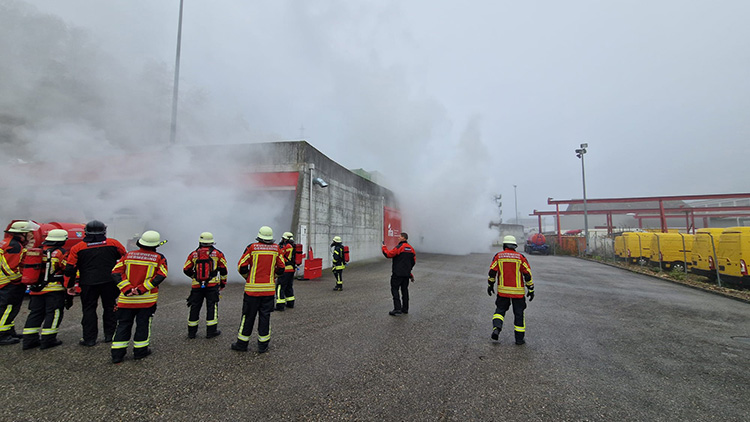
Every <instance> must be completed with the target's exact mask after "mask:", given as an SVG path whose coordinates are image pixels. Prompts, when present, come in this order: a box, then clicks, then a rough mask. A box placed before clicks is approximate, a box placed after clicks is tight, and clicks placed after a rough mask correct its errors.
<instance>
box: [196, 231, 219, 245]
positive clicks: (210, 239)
mask: <svg viewBox="0 0 750 422" xmlns="http://www.w3.org/2000/svg"><path fill="white" fill-rule="evenodd" d="M198 243H206V244H211V245H213V244H214V243H216V242H214V235H213V233H211V232H203V233H201V237H200V238H199V239H198Z"/></svg>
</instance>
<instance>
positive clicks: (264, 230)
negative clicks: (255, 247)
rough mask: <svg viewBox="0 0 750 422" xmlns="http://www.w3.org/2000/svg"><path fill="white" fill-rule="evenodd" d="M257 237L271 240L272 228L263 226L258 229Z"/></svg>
mask: <svg viewBox="0 0 750 422" xmlns="http://www.w3.org/2000/svg"><path fill="white" fill-rule="evenodd" d="M258 239H260V240H265V241H267V242H273V229H271V228H270V227H268V226H263V227H261V228H260V229H259V230H258Z"/></svg>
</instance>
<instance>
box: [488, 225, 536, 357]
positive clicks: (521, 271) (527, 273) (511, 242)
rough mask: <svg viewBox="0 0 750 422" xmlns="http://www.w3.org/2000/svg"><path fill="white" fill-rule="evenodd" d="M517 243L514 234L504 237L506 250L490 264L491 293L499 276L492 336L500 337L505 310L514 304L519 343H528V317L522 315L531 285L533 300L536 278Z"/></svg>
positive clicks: (489, 285)
mask: <svg viewBox="0 0 750 422" xmlns="http://www.w3.org/2000/svg"><path fill="white" fill-rule="evenodd" d="M517 247H518V244H517V243H516V238H515V237H514V236H505V237H504V238H503V251H502V252H498V253H497V254H495V257H494V258H492V264H490V272H489V278H488V279H487V283H488V285H487V294H488V295H490V296H492V295H493V294H494V293H495V292H494V290H493V288H494V285H495V280H496V279H497V281H498V284H497V299H495V305H496V309H495V314H494V315H493V316H492V326H493V329H492V335H491V337H492V339H493V340H497V339H498V337H499V334H500V331H501V330H502V329H503V322H504V321H505V312H507V311H508V309H509V308H510V306H511V304H513V325H514V329H515V336H516V344H518V345H521V344H524V343H526V341H525V340H524V336H525V334H526V320H525V318H524V315H523V311H524V309H526V299H525V298H524V293H526V290H525V289H524V286H525V287H526V288H527V289H528V294H527V296H528V297H529V302H531V301H532V300H534V282H533V281H532V279H531V267H530V266H529V262H528V261H527V260H526V257H525V256H523V254H521V253H519V252H516V248H517Z"/></svg>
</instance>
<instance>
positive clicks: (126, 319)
mask: <svg viewBox="0 0 750 422" xmlns="http://www.w3.org/2000/svg"><path fill="white" fill-rule="evenodd" d="M165 243H167V241H166V240H161V235H159V233H158V232H155V231H153V230H148V231H146V232H144V233H143V234H142V235H141V238H140V239H139V240H138V247H139V249H138V250H135V251H130V252H128V253H127V254H126V255H125V256H124V257H122V259H120V260H119V261H118V262H117V264H116V265H115V267H114V268H113V269H112V279H113V280H114V282H115V283H117V288H118V289H119V290H120V296H119V297H118V298H117V311H116V316H117V330H116V331H115V337H114V339H113V340H112V363H120V362H122V361H123V359H124V358H125V353H127V350H128V345H129V344H130V335H131V332H132V329H133V321H135V335H134V336H133V359H143V358H145V357H146V356H148V355H150V354H151V349H149V347H148V346H149V343H150V341H151V321H152V320H153V318H154V312H156V301H157V299H158V298H159V284H161V282H162V281H164V279H165V278H167V259H166V258H165V257H164V255H162V254H160V253H159V252H156V248H157V247H159V246H161V245H163V244H165Z"/></svg>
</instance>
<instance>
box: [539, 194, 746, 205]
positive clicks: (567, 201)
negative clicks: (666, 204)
mask: <svg viewBox="0 0 750 422" xmlns="http://www.w3.org/2000/svg"><path fill="white" fill-rule="evenodd" d="M702 199H750V193H717V194H706V195H671V196H637V197H632V198H595V199H589V198H586V203H587V204H607V203H629V202H656V201H695V200H702ZM547 204H548V205H555V204H583V199H552V198H547Z"/></svg>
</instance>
